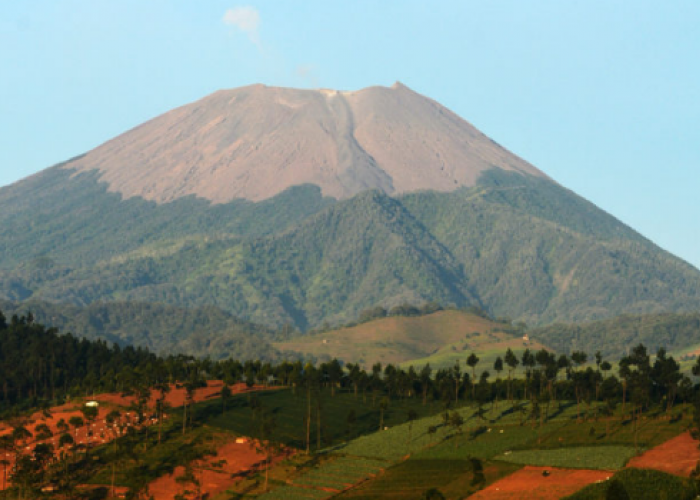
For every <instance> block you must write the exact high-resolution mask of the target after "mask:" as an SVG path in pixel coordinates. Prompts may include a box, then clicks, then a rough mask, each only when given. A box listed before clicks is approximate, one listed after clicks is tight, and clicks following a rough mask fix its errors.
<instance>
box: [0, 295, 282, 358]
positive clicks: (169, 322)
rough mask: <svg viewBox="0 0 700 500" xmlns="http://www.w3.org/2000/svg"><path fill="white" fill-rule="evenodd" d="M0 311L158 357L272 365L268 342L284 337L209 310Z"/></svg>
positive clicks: (104, 306) (35, 304)
mask: <svg viewBox="0 0 700 500" xmlns="http://www.w3.org/2000/svg"><path fill="white" fill-rule="evenodd" d="M0 310H3V311H5V313H6V315H7V316H11V315H18V316H22V315H26V314H27V313H28V312H31V313H32V315H33V316H34V318H35V320H36V321H37V322H40V323H43V324H46V325H50V326H52V327H55V328H57V329H59V330H60V331H63V332H72V333H73V334H75V335H77V336H79V337H84V338H86V339H89V340H98V339H101V340H106V341H108V342H113V343H115V344H117V345H119V346H121V347H126V346H128V345H133V346H138V347H146V348H148V349H149V350H150V351H151V352H154V353H156V354H160V355H169V354H188V355H191V356H195V357H201V358H203V357H207V356H208V357H210V358H212V359H221V358H229V357H233V358H237V359H263V360H271V359H276V358H277V357H279V353H277V352H276V351H275V350H274V349H273V348H272V347H271V346H270V344H269V343H268V341H269V340H271V339H273V338H278V337H280V336H281V335H282V333H283V332H284V330H282V331H280V332H273V331H272V330H270V329H268V328H265V327H262V326H260V325H255V324H253V323H249V322H247V321H242V320H239V319H238V318H235V317H234V316H232V315H231V314H229V313H227V312H226V311H222V310H221V309H218V308H216V307H211V306H210V307H199V308H193V309H188V308H184V307H177V306H169V305H165V304H158V303H146V302H107V303H103V302H96V303H93V304H89V305H87V306H84V307H80V306H75V305H72V304H56V303H51V302H42V301H28V302H23V303H20V304H17V303H12V302H7V301H3V300H0Z"/></svg>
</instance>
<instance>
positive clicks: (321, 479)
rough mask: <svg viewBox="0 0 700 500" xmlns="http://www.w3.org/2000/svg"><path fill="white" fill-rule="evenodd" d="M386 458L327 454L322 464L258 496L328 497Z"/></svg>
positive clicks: (384, 464)
mask: <svg viewBox="0 0 700 500" xmlns="http://www.w3.org/2000/svg"><path fill="white" fill-rule="evenodd" d="M388 465H389V463H388V462H385V461H382V460H371V459H366V458H360V457H331V458H330V460H328V461H325V462H324V463H323V464H321V465H319V466H317V467H315V468H313V469H311V470H309V471H307V472H305V473H303V474H301V475H298V476H296V477H294V478H291V479H288V480H287V484H286V485H283V486H281V487H279V488H276V489H274V490H272V491H270V492H268V493H266V494H264V495H262V496H260V497H259V498H261V499H265V500H274V499H278V498H285V499H286V498H291V499H295V498H329V497H330V496H332V495H334V494H336V493H338V492H340V491H342V490H344V489H347V488H349V487H351V486H352V485H354V484H357V483H358V482H360V481H362V480H364V479H366V478H367V477H370V476H373V475H375V474H377V473H378V472H379V471H380V470H382V469H383V468H385V467H387V466H388Z"/></svg>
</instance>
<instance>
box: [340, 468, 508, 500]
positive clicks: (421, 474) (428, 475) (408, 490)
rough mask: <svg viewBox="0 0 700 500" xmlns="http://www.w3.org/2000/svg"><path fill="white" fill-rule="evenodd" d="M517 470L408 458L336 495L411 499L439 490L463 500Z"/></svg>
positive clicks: (342, 497) (343, 497)
mask: <svg viewBox="0 0 700 500" xmlns="http://www.w3.org/2000/svg"><path fill="white" fill-rule="evenodd" d="M518 468H519V467H518V466H516V465H511V464H504V463H500V464H498V463H486V464H481V463H479V464H478V465H477V466H476V470H475V466H474V464H473V462H472V461H471V460H468V459H463V460H420V459H410V460H407V461H405V462H401V463H399V464H397V465H395V466H394V467H392V468H390V469H387V470H386V471H385V472H383V473H382V474H380V475H379V476H377V477H376V478H375V479H372V480H370V481H367V482H364V483H362V484H361V485H359V486H358V487H356V488H353V489H352V490H349V491H347V492H345V493H343V494H341V495H339V496H338V498H339V499H346V498H347V499H350V498H352V499H372V498H386V499H411V498H420V497H421V495H422V494H423V493H424V492H426V491H427V490H429V489H431V488H435V487H438V488H439V490H440V492H441V493H442V494H443V495H445V496H446V497H447V498H464V497H465V496H467V495H470V494H471V493H473V492H475V491H478V490H479V489H480V488H482V487H483V486H484V485H485V484H488V483H491V482H493V481H495V480H497V479H499V478H501V477H503V476H506V475H508V474H511V473H512V472H514V471H515V470H517V469H518Z"/></svg>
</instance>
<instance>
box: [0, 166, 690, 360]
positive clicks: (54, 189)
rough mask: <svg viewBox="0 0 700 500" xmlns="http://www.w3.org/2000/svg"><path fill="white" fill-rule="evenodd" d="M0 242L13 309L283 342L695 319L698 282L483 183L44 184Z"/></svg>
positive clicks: (576, 208)
mask: <svg viewBox="0 0 700 500" xmlns="http://www.w3.org/2000/svg"><path fill="white" fill-rule="evenodd" d="M0 228H2V229H0V234H1V236H2V237H0V255H2V258H1V259H0V298H4V299H6V300H10V301H13V302H17V303H22V302H24V301H28V300H33V301H40V302H51V303H70V304H74V305H77V306H86V305H91V304H96V303H105V302H123V303H124V302H129V303H161V304H167V305H170V306H176V307H187V308H193V309H196V308H202V307H216V308H218V309H221V310H222V311H226V312H227V313H229V314H231V315H233V316H235V317H237V318H242V319H244V320H246V321H252V322H254V323H258V324H261V325H265V326H266V327H269V328H273V329H280V328H282V327H283V326H284V325H291V326H292V327H293V328H296V329H299V330H308V329H313V328H318V327H321V326H324V325H330V326H333V325H339V324H345V323H347V322H349V321H351V320H354V319H355V318H357V317H358V316H359V314H360V312H361V311H362V310H364V309H367V308H370V307H374V306H377V305H380V306H383V307H386V308H391V307H394V306H396V305H399V304H403V303H411V304H414V305H418V306H419V305H421V304H423V303H425V302H430V301H435V302H439V303H441V304H443V305H445V306H455V307H458V308H461V307H468V306H478V307H481V308H483V309H484V310H486V311H487V312H489V313H490V314H491V315H492V316H507V317H510V318H512V319H514V320H519V321H525V322H527V323H528V324H529V325H531V326H532V325H543V324H547V323H552V322H579V321H587V320H595V319H602V318H609V317H613V316H616V315H619V314H622V313H633V314H641V313H661V312H666V311H675V312H683V311H694V310H698V309H700V272H698V270H696V269H694V268H693V267H692V266H690V265H688V264H686V263H684V262H683V261H681V260H679V259H677V258H676V257H674V256H672V255H670V254H668V253H667V252H665V251H663V250H661V249H659V248H658V247H656V246H655V245H654V244H652V243H651V242H649V241H648V240H646V239H644V238H643V237H641V236H640V235H639V234H637V233H635V232H634V231H633V230H631V229H630V228H628V227H627V226H625V225H623V224H621V223H620V222H619V221H617V220H616V219H614V218H613V217H611V216H609V215H608V214H606V213H604V212H603V211H601V210H599V209H598V208H596V207H595V206H594V205H592V204H590V203H588V202H587V201H585V200H583V199H581V198H579V197H577V196H576V195H575V194H573V193H571V192H570V191H568V190H566V189H564V188H562V187H560V186H559V185H557V184H555V183H553V182H552V181H550V180H547V179H542V178H536V177H530V176H524V175H521V174H517V173H507V172H503V171H499V170H498V169H495V170H492V171H489V172H487V173H486V174H485V175H483V176H482V178H481V180H480V182H479V184H478V185H477V186H475V187H472V188H462V189H459V190H456V191H453V192H451V193H437V192H431V191H425V192H418V193H412V194H406V195H403V196H400V197H397V198H392V197H390V196H388V195H386V194H384V193H381V192H379V191H367V192H364V193H361V194H359V195H357V196H356V197H354V198H351V199H348V200H343V201H340V202H336V201H334V200H332V199H328V198H322V197H321V195H320V193H319V190H318V189H317V188H315V187H313V186H301V187H295V188H291V189H289V190H288V191H285V192H284V193H282V194H280V195H278V196H277V197H275V198H271V199H269V200H265V201H262V202H259V203H253V202H248V201H242V200H238V201H234V202H230V203H226V204H211V203H209V202H208V201H205V200H201V199H198V198H194V197H187V198H181V199H178V200H175V201H173V202H170V203H165V204H160V205H158V204H156V203H153V202H147V201H144V200H143V199H140V198H131V199H128V200H122V199H121V196H120V195H118V194H114V193H109V192H107V191H106V186H105V185H104V184H102V183H99V182H97V179H96V178H95V176H94V175H92V174H80V175H77V176H75V177H74V178H70V171H69V170H65V169H59V168H54V169H49V170H46V171H45V172H43V173H41V174H38V175H36V176H34V177H31V178H29V179H26V180H24V181H22V182H20V183H19V184H17V185H15V186H10V187H9V188H3V189H1V190H0ZM127 316H128V315H127ZM190 326H191V327H192V328H194V330H190V331H189V332H190V334H193V335H195V336H196V328H195V326H196V325H194V324H191V325H190ZM184 332H185V329H183V330H182V335H183V338H184V336H185V335H189V334H185V333H184ZM117 335H118V336H119V337H120V338H128V337H129V336H130V335H131V336H133V338H134V340H135V341H138V336H139V334H138V333H137V332H127V331H126V330H123V331H122V332H121V333H118V334H117ZM177 335H180V334H179V333H178V334H177ZM178 341H179V340H178ZM151 346H152V347H153V348H154V349H158V346H157V345H156V344H152V345H151ZM191 347H192V348H194V349H196V350H197V352H207V349H208V348H206V347H203V348H202V350H200V348H198V347H197V346H196V345H193V346H191ZM211 350H215V348H212V349H211Z"/></svg>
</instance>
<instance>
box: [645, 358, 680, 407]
mask: <svg viewBox="0 0 700 500" xmlns="http://www.w3.org/2000/svg"><path fill="white" fill-rule="evenodd" d="M681 380H683V375H682V374H681V366H680V365H679V364H678V363H677V362H676V360H675V359H673V356H666V349H664V348H663V347H661V348H659V350H658V351H657V353H656V361H655V362H654V366H653V368H652V369H651V381H652V383H653V384H654V386H655V387H657V388H659V389H661V390H662V391H663V393H664V394H663V397H665V398H666V416H667V417H668V418H671V409H672V408H673V403H674V401H675V399H676V395H677V393H678V384H679V382H680V381H681Z"/></svg>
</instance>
